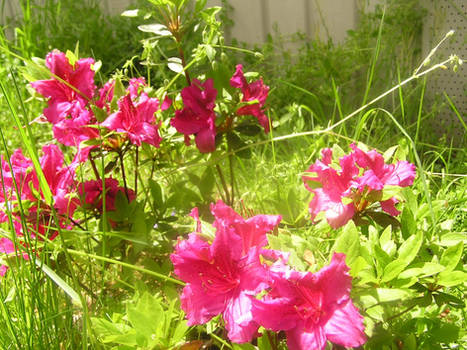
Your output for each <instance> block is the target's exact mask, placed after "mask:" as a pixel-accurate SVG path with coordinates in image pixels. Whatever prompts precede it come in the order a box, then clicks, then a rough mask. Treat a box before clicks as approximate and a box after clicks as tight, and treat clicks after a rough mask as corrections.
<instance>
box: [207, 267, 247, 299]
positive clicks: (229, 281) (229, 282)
mask: <svg viewBox="0 0 467 350" xmlns="http://www.w3.org/2000/svg"><path fill="white" fill-rule="evenodd" d="M214 263H216V262H215V261H211V262H210V264H214ZM222 267H223V268H221V266H219V264H217V266H216V267H215V268H214V267H213V268H211V269H210V270H209V272H208V273H202V272H200V273H199V274H198V275H199V278H200V279H201V284H202V286H203V288H204V290H205V291H206V292H213V293H215V294H224V293H228V292H230V291H231V290H233V289H235V288H236V287H237V286H238V285H239V284H240V278H239V277H238V275H237V274H236V273H234V272H233V268H232V267H231V266H228V265H225V266H222Z"/></svg>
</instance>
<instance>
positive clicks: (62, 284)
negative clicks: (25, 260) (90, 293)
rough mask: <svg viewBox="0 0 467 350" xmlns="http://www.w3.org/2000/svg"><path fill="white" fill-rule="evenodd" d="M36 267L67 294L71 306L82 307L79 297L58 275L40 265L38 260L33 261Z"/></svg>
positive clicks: (42, 264)
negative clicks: (71, 303)
mask: <svg viewBox="0 0 467 350" xmlns="http://www.w3.org/2000/svg"><path fill="white" fill-rule="evenodd" d="M35 262H36V265H37V266H38V267H39V268H40V269H41V270H42V271H43V272H44V273H45V274H46V275H47V276H49V277H50V279H51V280H52V281H54V282H55V284H56V285H57V286H59V287H60V288H61V289H63V291H64V292H65V293H66V294H68V296H69V297H70V298H71V301H72V302H73V304H75V305H77V306H79V307H82V306H83V304H81V298H80V297H79V295H78V293H76V292H75V290H74V289H73V288H71V286H70V285H69V284H68V283H66V282H65V281H64V280H63V279H62V278H61V277H60V276H59V275H57V274H56V273H55V271H53V270H52V269H51V268H50V267H48V266H47V265H45V264H44V263H42V262H41V261H40V260H39V259H37V258H36V260H35Z"/></svg>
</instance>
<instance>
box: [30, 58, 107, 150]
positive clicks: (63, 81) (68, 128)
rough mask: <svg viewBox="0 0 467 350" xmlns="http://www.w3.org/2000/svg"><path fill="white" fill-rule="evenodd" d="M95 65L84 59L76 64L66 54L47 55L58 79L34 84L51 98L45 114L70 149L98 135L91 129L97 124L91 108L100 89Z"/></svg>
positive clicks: (40, 92)
mask: <svg viewBox="0 0 467 350" xmlns="http://www.w3.org/2000/svg"><path fill="white" fill-rule="evenodd" d="M93 63H94V60H93V59H92V58H84V59H80V60H77V61H76V62H75V63H74V64H73V65H72V64H71V63H70V62H69V60H68V58H67V57H66V55H65V54H64V53H63V52H60V51H58V50H53V51H52V52H50V53H49V54H47V57H46V66H47V68H49V69H50V72H51V73H52V74H53V75H54V76H52V78H51V79H48V80H38V81H35V82H32V83H31V86H32V87H33V88H34V89H35V90H36V91H37V92H38V93H39V94H41V95H42V96H44V97H45V98H47V99H48V107H47V108H45V109H44V115H45V117H46V118H47V120H48V121H49V122H50V123H52V124H53V132H54V136H55V138H56V139H57V140H58V141H59V142H60V143H63V144H64V145H66V146H79V144H80V142H81V141H83V140H88V139H90V138H95V137H97V135H98V132H97V130H96V129H93V128H89V127H87V125H88V124H92V123H93V122H94V121H95V120H94V115H93V114H92V112H90V111H89V110H88V109H87V107H88V104H89V101H90V100H91V99H92V97H93V96H94V91H95V89H96V86H95V85H94V71H93V70H92V68H91V65H92V64H93Z"/></svg>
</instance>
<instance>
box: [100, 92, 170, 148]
mask: <svg viewBox="0 0 467 350" xmlns="http://www.w3.org/2000/svg"><path fill="white" fill-rule="evenodd" d="M118 107H119V110H118V112H116V113H114V114H112V115H110V116H109V117H108V118H107V119H106V120H105V121H104V122H103V123H102V124H101V125H102V126H104V127H106V128H108V129H110V130H115V131H117V132H123V133H126V134H127V135H128V138H129V139H130V141H131V143H133V144H134V145H137V146H141V143H142V142H146V143H148V144H150V145H153V146H154V147H159V145H160V142H161V140H162V139H161V137H160V136H159V131H158V129H159V126H160V123H156V118H155V116H154V113H155V112H156V111H157V110H158V109H159V100H157V99H156V98H150V97H149V96H148V95H147V94H146V93H141V95H140V97H139V99H138V100H135V101H133V100H132V97H131V94H128V95H126V96H124V97H122V98H121V99H120V100H119V101H118Z"/></svg>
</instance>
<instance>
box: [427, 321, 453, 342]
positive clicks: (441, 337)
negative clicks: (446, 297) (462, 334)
mask: <svg viewBox="0 0 467 350" xmlns="http://www.w3.org/2000/svg"><path fill="white" fill-rule="evenodd" d="M431 337H432V338H433V339H436V341H437V342H440V343H450V342H455V341H457V340H458V339H459V327H457V326H456V325H455V324H452V323H446V322H440V325H438V326H437V327H433V329H432V330H431Z"/></svg>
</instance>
